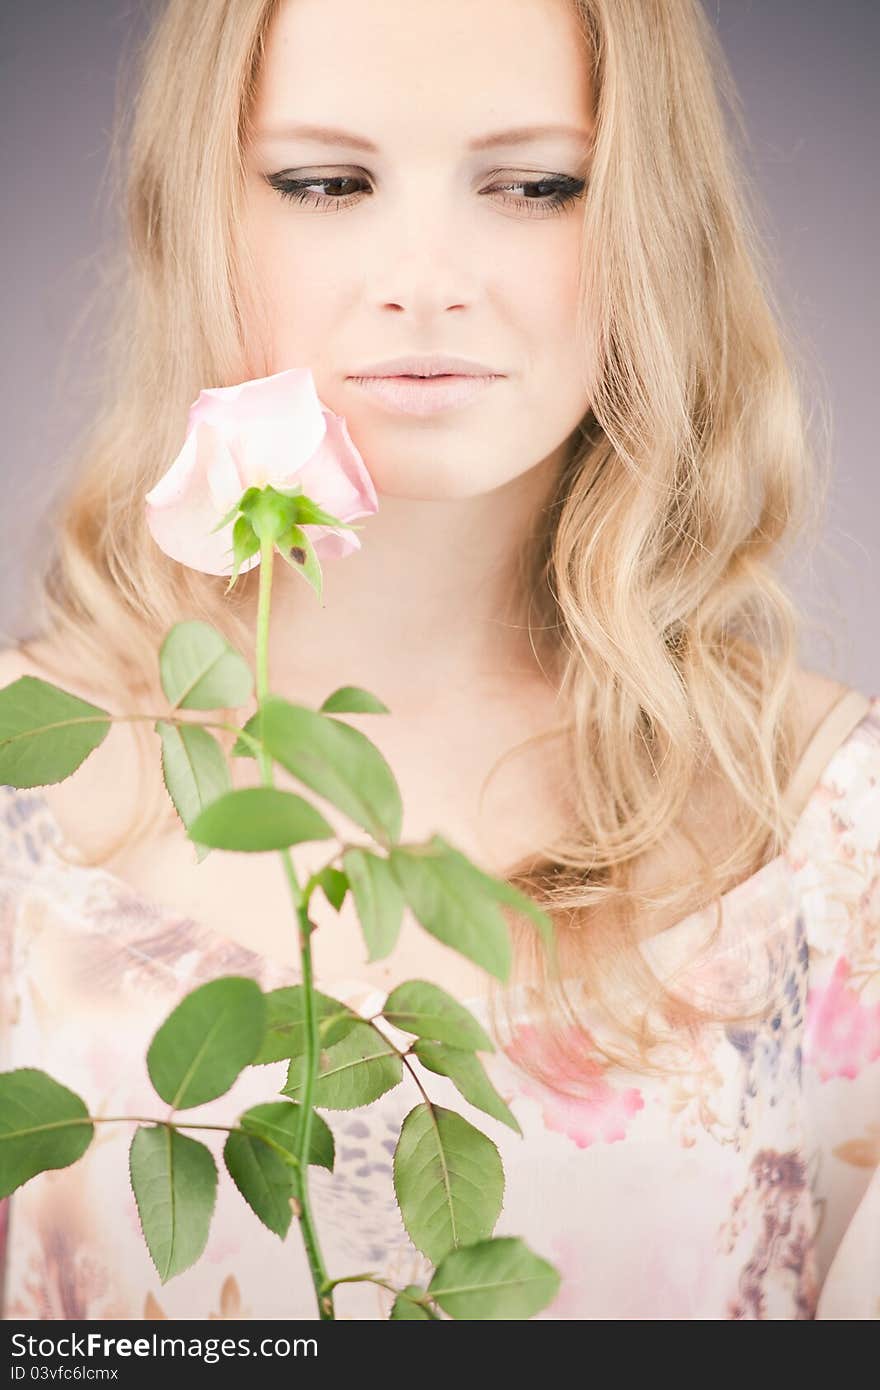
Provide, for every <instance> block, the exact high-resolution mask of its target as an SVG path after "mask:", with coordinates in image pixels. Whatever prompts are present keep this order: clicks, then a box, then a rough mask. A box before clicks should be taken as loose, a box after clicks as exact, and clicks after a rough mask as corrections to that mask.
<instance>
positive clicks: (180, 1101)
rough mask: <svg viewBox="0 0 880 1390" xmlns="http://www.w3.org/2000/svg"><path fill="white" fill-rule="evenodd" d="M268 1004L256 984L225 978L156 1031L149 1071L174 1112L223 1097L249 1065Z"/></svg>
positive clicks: (201, 990) (184, 1003)
mask: <svg viewBox="0 0 880 1390" xmlns="http://www.w3.org/2000/svg"><path fill="white" fill-rule="evenodd" d="M266 1014H267V1009H266V1000H265V997H264V996H263V993H262V990H261V989H260V987H259V985H258V984H257V983H256V981H255V980H250V979H247V978H246V977H245V976H241V975H225V976H223V977H222V978H221V979H219V980H209V981H208V983H207V984H206V985H200V986H199V987H198V989H194V990H193V991H192V992H191V993H190V994H188V995H187V996H186V998H185V999H182V1000H181V1002H180V1003H179V1004H178V1005H177V1008H176V1009H174V1010H173V1011H172V1012H171V1013H170V1014H169V1015H168V1017H167V1018H166V1020H165V1022H164V1023H163V1024H162V1025H161V1027H160V1028H159V1029H158V1030H157V1032H156V1034H155V1036H154V1038H153V1041H152V1042H151V1043H150V1047H149V1051H148V1052H147V1070H148V1071H149V1073H150V1080H151V1081H152V1083H153V1085H154V1086H155V1088H156V1090H157V1092H158V1094H159V1095H160V1096H161V1097H162V1099H163V1100H164V1101H167V1102H168V1104H169V1105H170V1106H172V1107H173V1108H174V1109H175V1110H190V1109H192V1107H193V1106H195V1105H204V1104H205V1102H206V1101H209V1100H215V1099H216V1097H217V1096H222V1095H224V1094H225V1092H226V1091H228V1090H229V1088H230V1086H232V1085H233V1083H234V1082H235V1080H236V1078H237V1077H238V1075H239V1073H240V1072H241V1071H243V1069H244V1068H245V1067H247V1066H249V1065H250V1063H251V1062H252V1061H253V1059H254V1057H255V1056H256V1055H257V1052H258V1050H259V1048H260V1046H261V1044H262V1041H263V1035H264V1033H265V1031H266Z"/></svg>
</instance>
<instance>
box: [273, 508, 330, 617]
mask: <svg viewBox="0 0 880 1390" xmlns="http://www.w3.org/2000/svg"><path fill="white" fill-rule="evenodd" d="M277 544H278V554H279V555H280V556H281V558H282V560H283V561H284V563H285V564H286V565H289V566H290V568H291V569H292V570H296V571H297V572H298V573H299V574H301V575H302V576H303V578H304V579H306V580H307V581H308V582H309V584H311V586H312V588H313V589H314V591H315V593H316V594H317V595H318V598H319V599H320V598H323V595H324V575H323V571H322V569H321V562H320V560H319V559H318V552H317V551H316V550H315V547H314V545H313V544H312V541H311V540H310V538H309V536H308V535H307V534H306V532H305V531H304V530H303V529H302V527H301V526H291V527H290V528H289V530H287V531H285V532H284V534H283V535H281V536H279V537H278V542H277Z"/></svg>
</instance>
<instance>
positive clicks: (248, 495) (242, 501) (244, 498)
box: [209, 487, 260, 536]
mask: <svg viewBox="0 0 880 1390" xmlns="http://www.w3.org/2000/svg"><path fill="white" fill-rule="evenodd" d="M259 490H260V489H259V488H258V487H249V488H246V489H245V491H244V492H243V493H242V494H241V496H240V497H239V499H238V501H237V502H236V503H234V505H233V506H231V507H230V508H229V511H228V512H227V513H226V515H225V516H221V518H220V520H219V521H218V522H217V525H216V526H212V527H211V530H210V532H209V534H210V535H212V536H213V534H214V532H215V531H222V530H223V527H224V526H228V525H229V523H230V521H231V520H232V518H233V517H234V516H237V515H238V513H239V512H240V511H241V509H242V507H248V506H250V504H251V502H252V501H253V499H254V498H255V497H256V495H257V493H258V492H259Z"/></svg>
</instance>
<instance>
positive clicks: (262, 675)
mask: <svg viewBox="0 0 880 1390" xmlns="http://www.w3.org/2000/svg"><path fill="white" fill-rule="evenodd" d="M274 555H275V546H274V542H273V541H271V540H265V539H263V540H261V542H260V590H259V598H258V602H257V650H256V666H257V709H258V711H259V710H260V709H261V708H262V706H263V701H264V700H265V699H266V698H267V696H268V695H269V693H270V692H269V614H270V606H271V595H272V565H273V560H274ZM258 722H259V721H258ZM257 760H258V762H259V765H260V773H261V776H262V779H263V785H264V786H266V787H271V786H272V759H271V758H270V756H269V754H268V753H267V752H266V750H265V747H264V746H263V745H262V743H261V745H260V748H259V750H258V752H257ZM279 853H280V855H281V860H282V863H283V865H284V872H285V875H286V877H287V881H288V884H289V886H290V895H291V898H292V899H293V904H294V907H295V908H296V914H297V920H298V923H299V949H300V960H301V964H302V984H303V1000H304V1003H305V1043H306V1050H305V1058H304V1066H305V1084H304V1088H303V1099H302V1112H301V1114H302V1121H301V1129H300V1133H299V1135H298V1139H299V1153H298V1155H297V1157H298V1159H299V1166H300V1172H299V1183H298V1192H297V1196H298V1198H299V1208H300V1209H299V1212H298V1213H297V1215H298V1217H299V1223H300V1228H301V1230H302V1237H303V1244H304V1245H305V1249H306V1255H307V1256H308V1261H309V1268H310V1270H311V1273H312V1283H313V1284H314V1286H315V1297H316V1298H317V1300H318V1315H319V1317H320V1319H321V1321H322V1322H326V1321H331V1320H332V1319H334V1318H335V1313H334V1310H333V1298H332V1294H331V1293H324V1292H322V1289H323V1286H324V1285H325V1284H326V1282H327V1271H326V1269H325V1268H324V1261H323V1259H322V1257H321V1249H320V1246H319V1244H318V1233H317V1231H316V1229H315V1223H314V1218H313V1216H312V1209H311V1203H310V1202H309V1189H308V1172H309V1164H308V1153H309V1143H310V1140H311V1132H312V1096H313V1094H314V1090H315V1081H316V1077H317V1072H318V1019H317V1011H316V1009H315V1000H314V994H313V985H312V953H311V941H310V937H311V931H312V924H311V922H310V921H309V914H308V900H307V899H304V898H303V893H302V890H301V888H300V885H299V883H298V881H297V877H296V870H295V868H294V866H293V860H292V859H291V855H290V850H289V849H283V850H280V851H279Z"/></svg>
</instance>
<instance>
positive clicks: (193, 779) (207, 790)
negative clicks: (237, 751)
mask: <svg viewBox="0 0 880 1390" xmlns="http://www.w3.org/2000/svg"><path fill="white" fill-rule="evenodd" d="M155 729H156V732H157V734H159V736H160V738H161V740H162V777H163V780H164V782H165V786H166V788H167V790H168V795H169V796H170V797H171V800H172V802H173V803H174V807H175V810H176V811H177V814H178V815H179V816H180V819H181V820H182V821H183V824H184V825H185V826H186V828H187V829H189V827H190V826H191V825H192V823H193V821H194V820H195V818H196V816H197V815H198V814H199V812H200V811H201V810H203V809H204V807H205V806H208V805H209V804H210V803H211V802H212V801H214V800H215V798H216V797H218V796H222V795H223V793H224V792H226V791H229V789H230V787H231V785H232V783H231V780H230V776H229V764H228V763H227V761H226V758H225V756H224V753H223V749H222V748H221V747H220V744H219V743H218V742H217V740H216V739H215V738H214V737H213V736H212V735H211V734H209V733H208V730H207V729H203V728H202V727H201V726H200V725H199V724H169V723H168V721H167V720H166V719H157V720H156V724H155ZM208 853H209V849H208V847H207V846H206V845H199V844H197V845H196V858H197V860H198V862H199V863H201V862H202V860H203V859H204V858H205V856H206V855H207V854H208Z"/></svg>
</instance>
